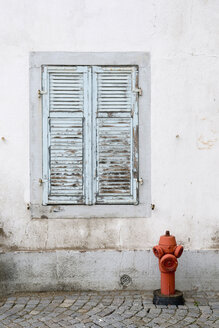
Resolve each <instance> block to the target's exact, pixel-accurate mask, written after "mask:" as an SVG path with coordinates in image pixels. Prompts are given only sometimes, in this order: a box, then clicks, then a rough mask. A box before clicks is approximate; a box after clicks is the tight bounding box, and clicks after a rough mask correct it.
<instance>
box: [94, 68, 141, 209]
mask: <svg viewBox="0 0 219 328" xmlns="http://www.w3.org/2000/svg"><path fill="white" fill-rule="evenodd" d="M137 77H138V70H137V67H135V66H132V67H122V66H121V67H100V66H95V67H93V125H94V128H93V140H94V153H96V156H95V158H94V161H93V166H94V171H95V176H94V199H93V201H94V203H96V204H136V205H137V204H138V182H137V181H138V99H137V97H138V94H137V93H136V92H135V89H136V87H138V79H137Z"/></svg>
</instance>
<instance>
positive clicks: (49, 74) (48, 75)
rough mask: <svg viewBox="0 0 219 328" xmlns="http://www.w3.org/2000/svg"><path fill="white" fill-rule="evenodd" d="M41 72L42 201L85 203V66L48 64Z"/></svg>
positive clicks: (86, 75)
mask: <svg viewBox="0 0 219 328" xmlns="http://www.w3.org/2000/svg"><path fill="white" fill-rule="evenodd" d="M43 75H44V76H43V88H44V90H47V93H46V94H45V95H44V96H43V120H44V132H43V135H44V154H45V156H44V161H43V177H44V179H45V181H46V179H47V180H48V182H45V183H44V193H43V194H44V200H43V203H44V204H45V205H46V204H84V203H85V198H86V195H85V186H84V175H85V174H84V172H85V167H84V157H85V156H86V153H85V151H84V147H83V145H84V143H85V142H86V140H85V133H84V130H85V121H86V120H84V118H83V116H84V113H85V112H86V111H87V106H88V99H87V98H88V95H87V88H88V86H87V84H88V68H87V67H68V68H66V67H58V66H57V67H52V68H51V67H49V66H48V67H46V68H45V69H44V74H43ZM79 114H80V115H79ZM45 130H47V131H45Z"/></svg>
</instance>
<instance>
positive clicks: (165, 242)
mask: <svg viewBox="0 0 219 328" xmlns="http://www.w3.org/2000/svg"><path fill="white" fill-rule="evenodd" d="M159 245H160V246H176V238H175V237H174V236H171V235H170V232H169V231H166V234H165V235H163V236H161V237H160V241H159Z"/></svg>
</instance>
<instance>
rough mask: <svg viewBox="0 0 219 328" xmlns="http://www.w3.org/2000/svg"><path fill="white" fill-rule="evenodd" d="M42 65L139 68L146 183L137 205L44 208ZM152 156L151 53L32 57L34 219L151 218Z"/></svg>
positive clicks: (141, 148) (142, 162) (142, 172)
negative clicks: (41, 180) (40, 93)
mask: <svg viewBox="0 0 219 328" xmlns="http://www.w3.org/2000/svg"><path fill="white" fill-rule="evenodd" d="M43 65H55V66H57V65H60V66H61V65H63V66H67V65H70V66H74V65H75V66H84V65H86V66H104V65H111V66H117V65H118V66H119V65H121V66H122V65H124V66H125V65H126V66H129V65H133V66H134V65H137V66H138V68H139V83H138V85H139V88H141V89H142V96H140V97H139V178H142V179H143V184H142V185H141V184H139V204H138V205H91V206H89V205H72V204H69V205H42V203H43V201H42V193H43V188H42V184H41V183H40V179H41V178H42V161H43V158H42V155H43V143H42V135H43V131H42V130H43V127H42V104H41V99H40V98H39V95H38V90H41V73H42V66H43ZM150 153H151V151H150V56H149V54H148V53H144V52H126V53H118V52H114V53H113V52H112V53H77V52H31V53H30V209H31V217H32V218H34V219H36V218H41V219H43V218H45V219H47V218H49V219H50V218H51V219H56V218H57V219H69V218H95V217H98V218H100V217H101V218H130V217H133V218H136V217H149V216H150V215H151V205H150V204H151V179H150V176H151V168H150ZM127 210H128V211H127Z"/></svg>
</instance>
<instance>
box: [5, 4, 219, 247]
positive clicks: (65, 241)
mask: <svg viewBox="0 0 219 328" xmlns="http://www.w3.org/2000/svg"><path fill="white" fill-rule="evenodd" d="M0 7H1V13H0V48H1V51H0V90H1V91H0V93H1V98H0V106H1V107H0V108H1V122H0V137H2V136H3V137H5V140H2V139H0V154H1V161H0V172H1V177H0V181H1V183H0V222H1V225H2V228H3V229H1V230H0V232H1V244H4V245H5V247H6V246H7V247H9V248H13V249H27V250H30V249H32V250H37V249H44V250H45V249H58V248H59V249H62V248H68V249H90V250H91V249H104V248H106V249H130V250H134V249H147V248H150V247H151V246H152V245H153V244H154V243H156V242H157V240H158V237H159V235H160V234H162V233H163V232H164V231H165V230H166V229H169V230H170V231H171V232H173V233H174V234H175V235H176V237H177V240H178V242H182V243H183V244H184V245H185V247H186V248H189V249H208V248H218V247H219V241H218V239H219V233H218V223H217V221H218V215H219V211H218V204H219V184H218V181H219V170H218V160H219V143H218V136H219V128H218V126H219V96H218V95H219V92H218V91H219V78H218V76H219V38H218V35H219V23H218V22H219V1H217V0H210V1H207V0H187V1H186V0H181V1H179V0H165V1H164V0H154V1H151V0H148V1H143V0H119V1H118V0H111V1H106V0H105V1H102V0H93V1H89V0H74V1H72V0H47V1H44V0H38V1H35V0H7V1H3V0H0ZM30 51H88V52H91V51H104V52H110V51H145V52H149V53H150V54H151V149H152V153H151V159H152V160H151V168H152V176H151V185H152V190H151V195H152V203H154V204H155V210H154V211H152V215H151V217H148V218H143V219H134V218H133V219H124V218H123V219H104V218H103V219H74V220H70V219H68V220H59V219H56V220H54V221H52V220H31V219H30V211H28V210H27V209H26V204H27V203H28V202H29V189H30V186H29V94H28V92H29V81H28V77H29V52H30ZM177 135H178V136H179V137H176V136H177Z"/></svg>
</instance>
